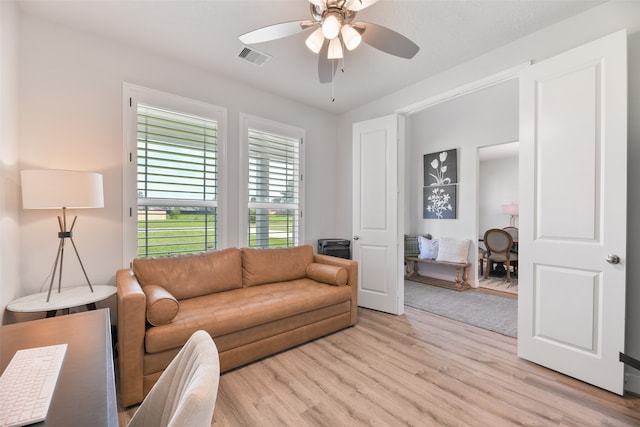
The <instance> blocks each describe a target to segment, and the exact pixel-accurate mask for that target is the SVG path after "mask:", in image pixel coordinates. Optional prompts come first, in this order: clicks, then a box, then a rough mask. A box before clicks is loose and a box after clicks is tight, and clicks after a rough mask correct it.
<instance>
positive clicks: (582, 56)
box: [518, 31, 627, 394]
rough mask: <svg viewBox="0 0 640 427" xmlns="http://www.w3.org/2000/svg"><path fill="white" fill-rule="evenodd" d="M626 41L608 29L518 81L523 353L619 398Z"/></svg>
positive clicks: (530, 70)
mask: <svg viewBox="0 0 640 427" xmlns="http://www.w3.org/2000/svg"><path fill="white" fill-rule="evenodd" d="M626 40H627V36H626V32H625V31H621V32H618V33H615V34H612V35H610V36H607V37H604V38H602V39H599V40H596V41H594V42H592V43H589V44H587V45H584V46H581V47H579V48H576V49H573V50H570V51H568V52H565V53H563V54H561V55H558V56H556V57H553V58H550V59H547V60H545V61H542V62H540V63H538V64H535V65H533V66H531V67H529V68H528V69H527V70H525V71H524V72H523V73H522V75H521V77H520V241H519V251H520V266H519V272H518V276H519V283H518V285H519V301H518V302H519V310H518V355H519V356H520V357H522V358H525V359H528V360H531V361H533V362H535V363H538V364H540V365H543V366H546V367H549V368H551V369H553V370H556V371H559V372H562V373H564V374H567V375H570V376H572V377H575V378H578V379H580V380H583V381H585V382H588V383H590V384H594V385H596V386H599V387H601V388H604V389H607V390H610V391H612V392H615V393H618V394H622V393H623V380H624V365H623V364H622V363H621V362H619V352H623V351H624V335H625V333H624V329H625V323H624V322H625V264H626V262H627V258H626V253H625V251H626V223H627V221H626V211H627V209H626V194H627V189H626V183H627V172H626V166H627V104H626V102H627V101H626V99H627V86H626V85H627V65H626ZM612 255H613V256H612ZM615 257H618V258H619V263H615ZM607 259H608V260H609V261H607Z"/></svg>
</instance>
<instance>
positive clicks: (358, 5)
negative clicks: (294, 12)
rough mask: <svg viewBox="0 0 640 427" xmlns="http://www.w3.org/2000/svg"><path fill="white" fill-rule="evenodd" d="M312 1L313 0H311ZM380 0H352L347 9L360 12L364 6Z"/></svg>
mask: <svg viewBox="0 0 640 427" xmlns="http://www.w3.org/2000/svg"><path fill="white" fill-rule="evenodd" d="M309 1H311V0H309ZM378 1H379V0H351V1H350V2H349V5H348V6H347V9H349V10H353V11H355V12H358V11H360V10H362V9H364V8H367V7H369V6H371V5H372V4H375V3H378Z"/></svg>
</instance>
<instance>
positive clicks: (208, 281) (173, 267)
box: [133, 248, 242, 300]
mask: <svg viewBox="0 0 640 427" xmlns="http://www.w3.org/2000/svg"><path fill="white" fill-rule="evenodd" d="M133 273H134V274H135V275H136V278H137V279H138V282H140V285H141V286H143V287H144V286H147V285H157V286H162V287H163V288H165V289H166V290H167V291H169V293H171V295H173V296H174V297H175V298H176V299H178V300H182V299H185V298H193V297H198V296H201V295H207V294H211V293H214V292H222V291H228V290H231V289H237V288H241V287H242V252H241V251H240V249H237V248H230V249H224V250H221V251H217V252H207V253H202V254H196V255H180V256H172V257H162V258H146V259H145V258H136V259H134V260H133Z"/></svg>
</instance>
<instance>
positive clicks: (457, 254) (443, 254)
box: [436, 237, 471, 263]
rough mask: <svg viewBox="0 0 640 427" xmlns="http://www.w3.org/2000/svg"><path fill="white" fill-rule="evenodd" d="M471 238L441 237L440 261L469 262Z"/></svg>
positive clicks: (438, 258)
mask: <svg viewBox="0 0 640 427" xmlns="http://www.w3.org/2000/svg"><path fill="white" fill-rule="evenodd" d="M470 243H471V240H469V239H451V238H448V237H443V238H442V239H440V247H439V248H438V257H437V258H436V259H437V260H438V261H446V262H458V263H461V262H467V259H468V257H469V244H470Z"/></svg>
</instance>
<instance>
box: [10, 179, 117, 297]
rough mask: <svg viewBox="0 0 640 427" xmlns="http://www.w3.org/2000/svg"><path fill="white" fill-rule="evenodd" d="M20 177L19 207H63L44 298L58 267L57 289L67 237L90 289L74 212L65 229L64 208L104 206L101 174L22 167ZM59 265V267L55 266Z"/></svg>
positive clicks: (59, 285)
mask: <svg viewBox="0 0 640 427" xmlns="http://www.w3.org/2000/svg"><path fill="white" fill-rule="evenodd" d="M20 175H21V178H22V207H23V208H24V209H62V216H58V226H59V228H60V231H59V232H58V237H59V238H60V243H59V245H58V253H57V255H56V260H55V261H54V264H53V273H52V274H51V283H49V292H48V293H47V302H49V299H50V298H51V289H52V288H53V280H54V278H55V275H56V271H58V293H60V290H61V283H62V264H63V260H64V249H65V241H66V240H67V239H69V241H70V242H71V245H72V246H73V250H74V251H75V253H76V256H77V257H78V261H79V262H80V267H81V268H82V272H83V273H84V277H85V278H86V279H87V284H88V285H89V289H90V290H91V292H93V287H92V286H91V282H90V281H89V276H87V272H86V271H85V269H84V265H83V264H82V260H81V259H80V254H79V253H78V249H77V248H76V244H75V242H74V241H73V227H74V226H75V224H76V219H77V218H78V217H77V216H75V217H74V218H73V222H72V223H71V227H70V228H69V229H67V208H72V209H78V208H102V207H104V195H103V192H102V175H101V174H99V173H93V172H81V171H69V170H53V169H46V170H23V171H22V172H21V173H20ZM58 268H59V270H58Z"/></svg>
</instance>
